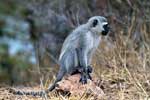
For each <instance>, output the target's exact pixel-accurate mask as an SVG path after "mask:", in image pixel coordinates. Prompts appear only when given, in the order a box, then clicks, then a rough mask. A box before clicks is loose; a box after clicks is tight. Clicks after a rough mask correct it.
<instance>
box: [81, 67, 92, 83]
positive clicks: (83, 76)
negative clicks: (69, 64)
mask: <svg viewBox="0 0 150 100" xmlns="http://www.w3.org/2000/svg"><path fill="white" fill-rule="evenodd" d="M90 73H92V67H91V66H88V67H87V71H84V69H83V67H82V69H81V78H80V82H81V83H82V84H86V83H87V79H90V80H92V77H91V75H90Z"/></svg>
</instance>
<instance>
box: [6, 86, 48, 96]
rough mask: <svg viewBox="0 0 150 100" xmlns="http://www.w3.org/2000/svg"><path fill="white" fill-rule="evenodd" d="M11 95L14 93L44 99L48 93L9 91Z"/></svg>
mask: <svg viewBox="0 0 150 100" xmlns="http://www.w3.org/2000/svg"><path fill="white" fill-rule="evenodd" d="M9 92H10V93H13V94H15V95H32V96H40V97H44V96H45V95H47V91H44V90H43V91H30V92H27V91H21V90H16V89H12V88H11V89H9Z"/></svg>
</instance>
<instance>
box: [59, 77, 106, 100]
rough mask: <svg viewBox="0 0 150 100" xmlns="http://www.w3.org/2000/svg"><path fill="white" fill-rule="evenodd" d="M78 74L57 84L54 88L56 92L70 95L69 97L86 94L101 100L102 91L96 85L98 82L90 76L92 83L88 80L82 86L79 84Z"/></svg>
mask: <svg viewBox="0 0 150 100" xmlns="http://www.w3.org/2000/svg"><path fill="white" fill-rule="evenodd" d="M79 79H80V74H75V75H71V76H68V77H66V78H64V79H63V80H62V81H60V82H58V86H57V87H56V91H57V92H59V91H61V93H66V92H68V93H70V94H71V95H80V96H82V95H84V94H86V95H87V96H88V95H91V96H94V97H97V98H101V97H102V96H104V95H105V94H104V92H103V90H102V89H101V88H100V87H98V86H97V85H96V83H97V82H98V81H97V79H96V78H95V77H94V76H92V79H93V80H92V81H91V80H88V83H87V84H82V83H80V82H79Z"/></svg>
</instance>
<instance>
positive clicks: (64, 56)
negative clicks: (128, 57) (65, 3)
mask: <svg viewBox="0 0 150 100" xmlns="http://www.w3.org/2000/svg"><path fill="white" fill-rule="evenodd" d="M107 25H108V23H107V19H106V18H105V17H102V16H94V17H91V18H90V19H89V20H88V22H87V23H85V24H82V25H80V26H78V27H77V28H76V29H74V30H73V31H72V33H70V34H69V35H68V37H67V38H66V39H65V41H64V43H63V46H62V49H61V53H60V56H59V64H60V69H59V72H58V75H57V77H56V80H55V81H54V83H53V84H52V86H50V87H49V88H48V89H47V90H46V91H45V92H46V93H48V92H49V91H52V90H53V89H54V88H55V87H56V84H57V82H58V81H60V80H61V79H62V78H63V76H64V75H66V74H72V73H73V71H74V70H75V69H78V66H80V67H81V69H82V71H81V79H80V82H82V83H83V84H85V83H87V79H88V77H89V72H88V66H89V65H91V59H92V55H93V53H94V52H95V50H96V48H97V47H98V45H99V42H100V40H101V37H102V36H103V35H107V33H108V26H107ZM45 92H43V91H39V92H30V93H29V92H21V91H16V92H15V94H20V95H23V94H25V95H34V96H36V95H40V96H42V95H44V94H45Z"/></svg>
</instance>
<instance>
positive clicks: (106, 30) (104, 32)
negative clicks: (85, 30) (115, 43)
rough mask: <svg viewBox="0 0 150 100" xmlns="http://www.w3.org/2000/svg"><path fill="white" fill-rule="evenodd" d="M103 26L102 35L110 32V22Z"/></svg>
mask: <svg viewBox="0 0 150 100" xmlns="http://www.w3.org/2000/svg"><path fill="white" fill-rule="evenodd" d="M103 28H104V30H103V31H102V35H104V36H105V35H107V34H108V32H109V26H108V24H106V25H104V26H103Z"/></svg>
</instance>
